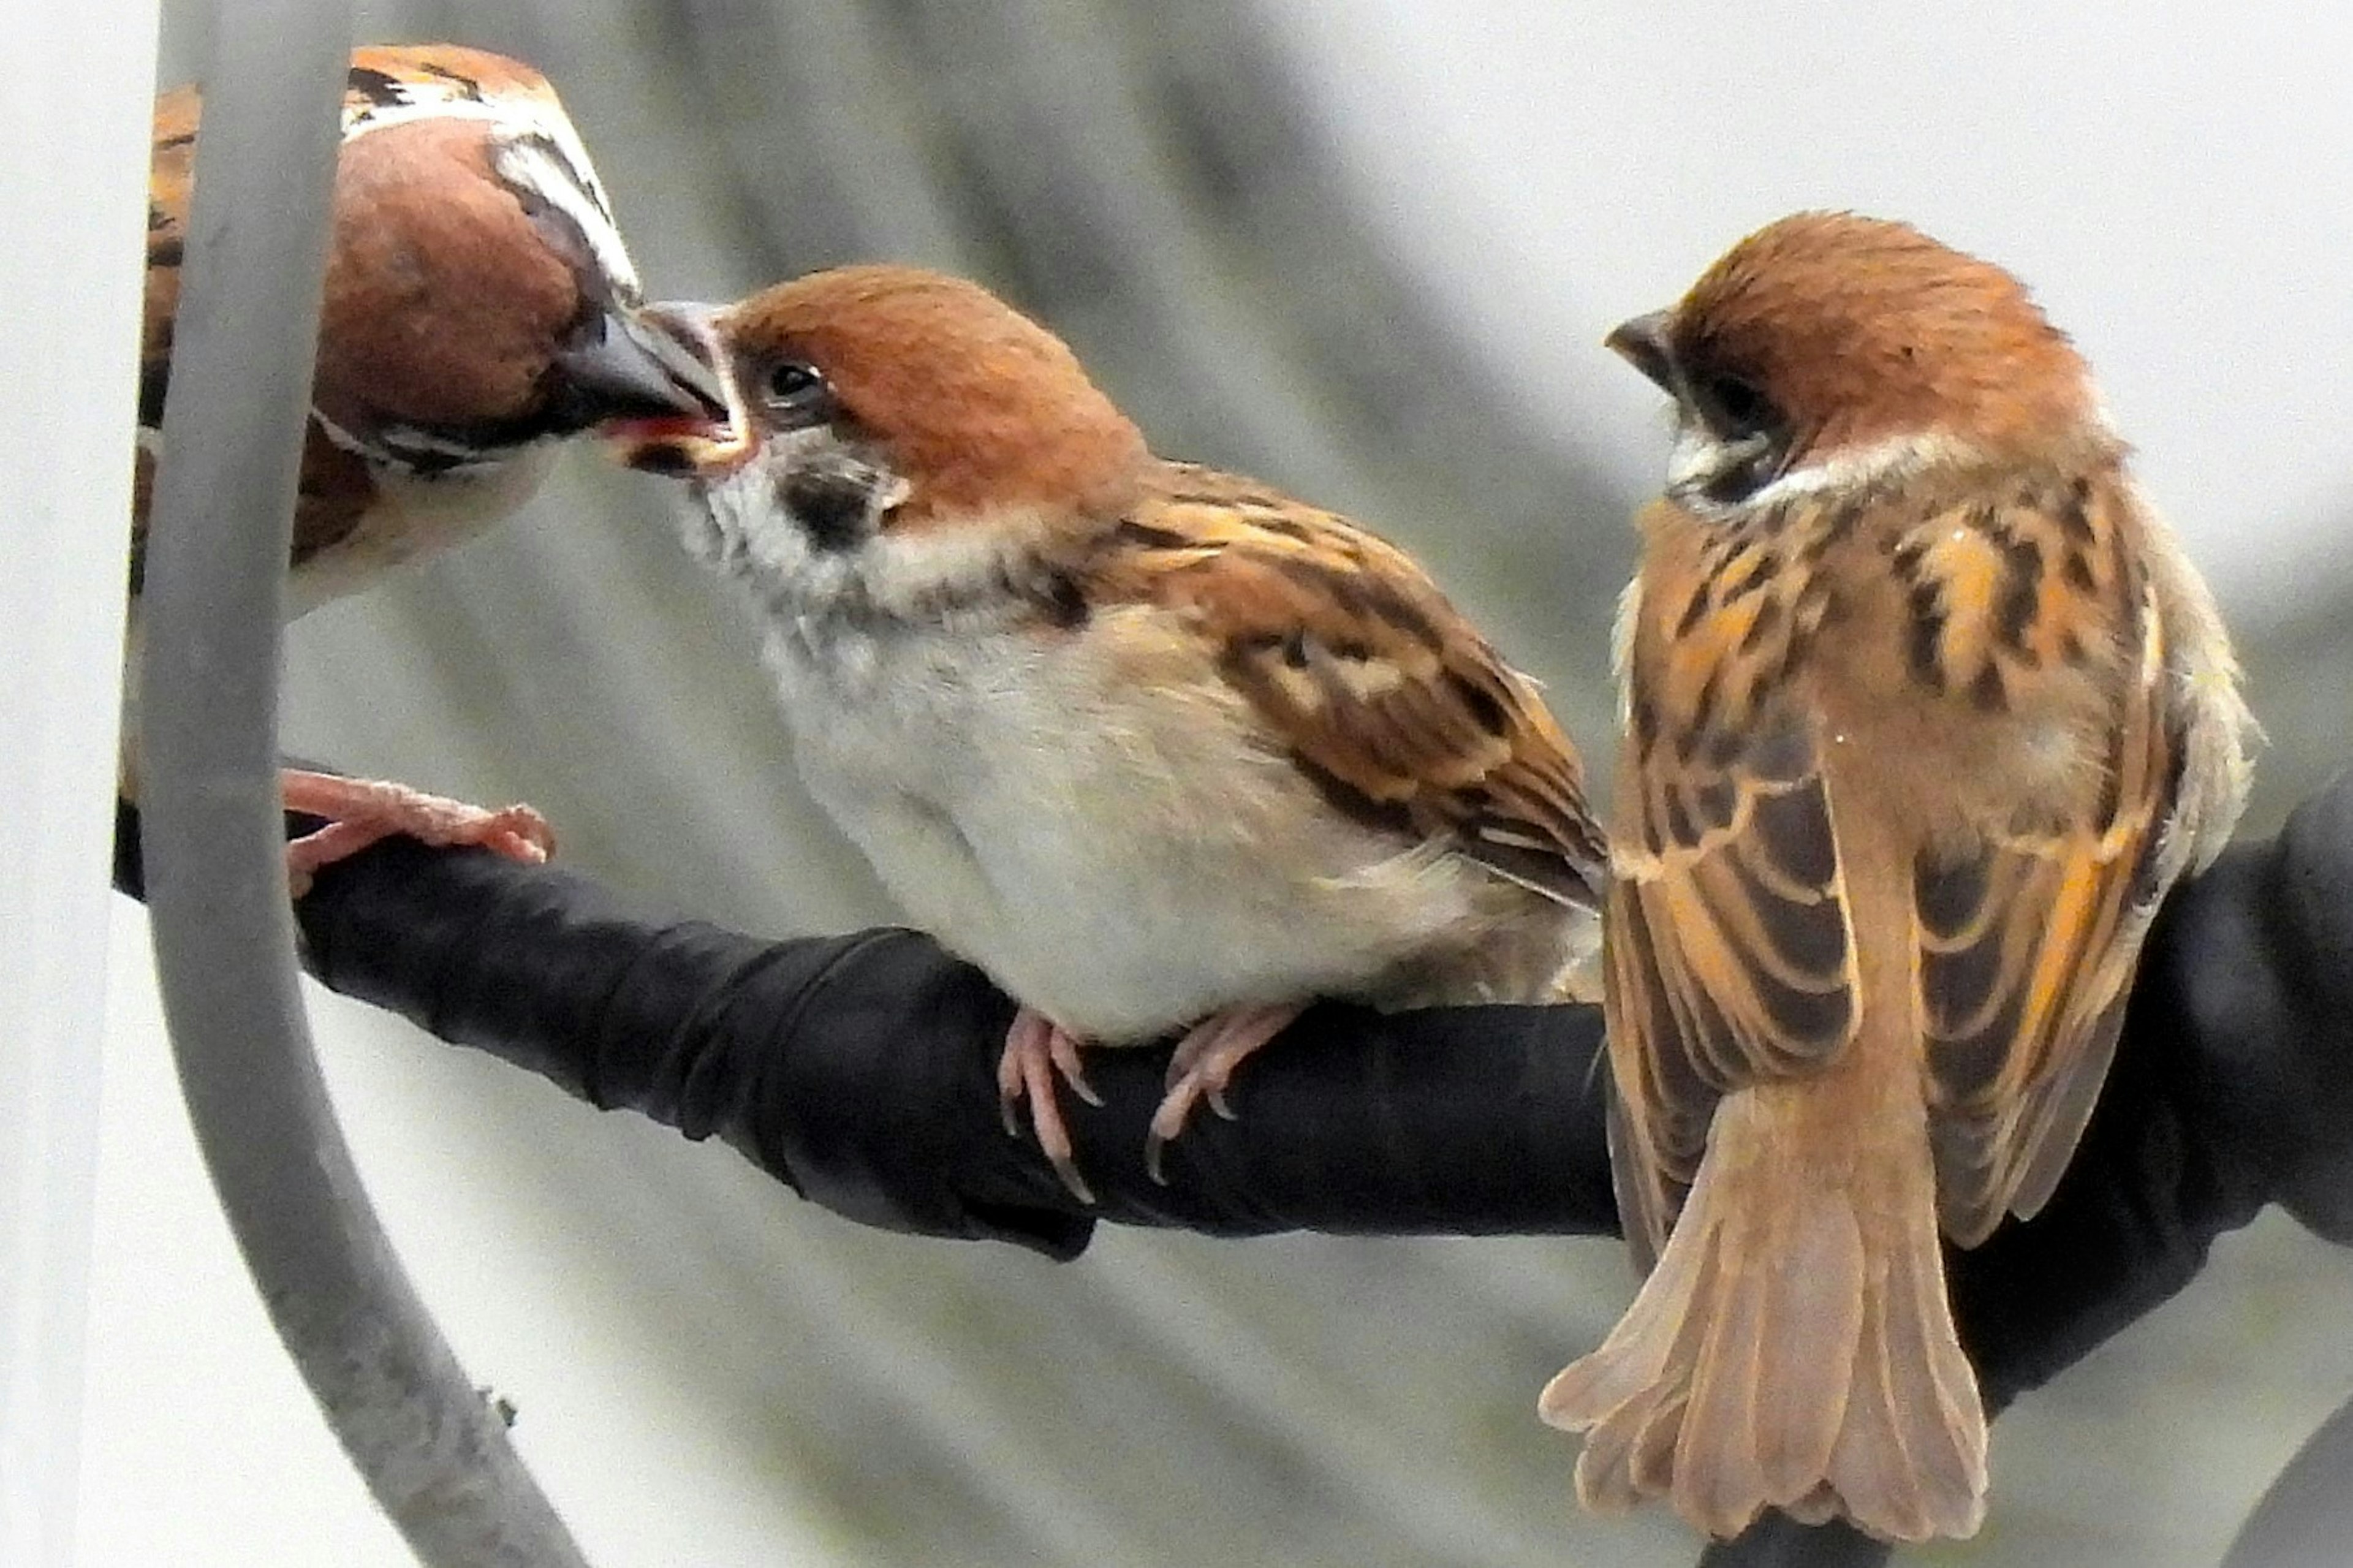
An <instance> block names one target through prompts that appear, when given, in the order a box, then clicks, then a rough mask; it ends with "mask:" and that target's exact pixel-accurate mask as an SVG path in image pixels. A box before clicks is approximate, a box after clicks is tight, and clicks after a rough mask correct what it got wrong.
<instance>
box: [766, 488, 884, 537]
mask: <svg viewBox="0 0 2353 1568" xmlns="http://www.w3.org/2000/svg"><path fill="white" fill-rule="evenodd" d="M776 500H777V501H778V502H779V503H780V504H781V505H782V506H783V507H784V509H785V511H786V514H787V515H788V516H790V517H791V518H792V520H793V521H796V522H797V523H799V524H800V525H801V531H803V532H805V533H807V535H808V537H809V542H810V543H811V544H813V545H815V546H816V547H817V548H818V549H819V550H824V551H838V550H851V549H855V548H856V547H857V546H858V545H859V544H860V543H861V542H863V541H864V540H865V538H866V532H867V518H868V515H869V513H870V512H871V510H872V507H873V501H874V497H873V492H872V491H871V489H869V488H868V487H867V485H866V484H865V483H864V482H862V481H860V480H859V479H854V478H852V477H851V476H849V475H848V474H838V473H826V472H822V471H818V472H804V473H796V474H791V475H788V476H787V477H786V479H783V480H781V481H780V482H779V483H778V484H777V486H776Z"/></svg>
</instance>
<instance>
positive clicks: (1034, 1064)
mask: <svg viewBox="0 0 2353 1568" xmlns="http://www.w3.org/2000/svg"><path fill="white" fill-rule="evenodd" d="M1057 1079H1060V1080H1061V1081H1062V1082H1066V1083H1068V1084H1069V1085H1070V1086H1071V1089H1072V1090H1073V1091H1074V1092H1075V1093H1076V1094H1077V1095H1078V1097H1079V1098H1080V1099H1081V1100H1085V1101H1086V1102H1087V1103H1088V1104H1089V1105H1101V1104H1102V1103H1103V1097H1102V1096H1101V1095H1099V1094H1097V1093H1096V1092H1095V1091H1094V1089H1093V1087H1092V1085H1090V1084H1089V1083H1088V1082H1087V1079H1086V1074H1085V1073H1084V1072H1083V1071H1082V1070H1081V1068H1080V1064H1079V1041H1078V1039H1077V1038H1076V1037H1074V1036H1072V1035H1071V1033H1070V1032H1069V1031H1067V1030H1065V1029H1064V1028H1062V1026H1060V1025H1059V1024H1055V1023H1052V1022H1050V1020H1049V1019H1048V1018H1047V1017H1046V1016H1045V1015H1044V1014H1042V1013H1039V1012H1036V1011H1034V1010H1032V1009H1030V1008H1028V1007H1024V1008H1022V1009H1020V1010H1019V1011H1018V1012H1017V1013H1016V1014H1014V1016H1013V1026H1012V1027H1010V1028H1009V1029H1008V1030H1006V1032H1005V1051H1004V1054H1003V1055H1001V1056H999V1057H998V1058H997V1110H998V1112H999V1113H1000V1114H1001V1115H1002V1116H1003V1118H1004V1121H1005V1131H1006V1133H1007V1135H1008V1136H1009V1137H1014V1138H1018V1137H1020V1136H1021V1122H1020V1118H1019V1116H1018V1112H1017V1110H1016V1109H1015V1108H1016V1106H1017V1105H1018V1102H1019V1101H1021V1100H1024V1099H1027V1100H1029V1125H1030V1129H1031V1131H1034V1132H1035V1133H1036V1134H1037V1138H1038V1148H1039V1152H1042V1153H1043V1154H1044V1155H1045V1156H1046V1160H1047V1163H1050V1164H1051V1165H1052V1166H1053V1167H1054V1174H1055V1175H1057V1176H1059V1177H1060V1178H1061V1182H1062V1185H1063V1186H1065V1187H1067V1188H1069V1189H1070V1191H1071V1196H1073V1197H1075V1198H1077V1199H1078V1200H1079V1202H1081V1203H1082V1204H1085V1205H1088V1206H1089V1207H1090V1208H1092V1207H1093V1206H1094V1201H1095V1194H1094V1189H1092V1187H1090V1186H1088V1185H1087V1181H1086V1178H1085V1177H1084V1176H1082V1175H1081V1174H1079V1164H1078V1161H1077V1159H1076V1158H1075V1157H1074V1150H1073V1149H1072V1146H1071V1132H1070V1129H1069V1127H1068V1126H1066V1125H1065V1124H1064V1123H1063V1121H1062V1108H1061V1105H1060V1101H1059V1099H1058V1097H1057V1095H1056V1092H1055V1089H1056V1080H1057Z"/></svg>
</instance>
